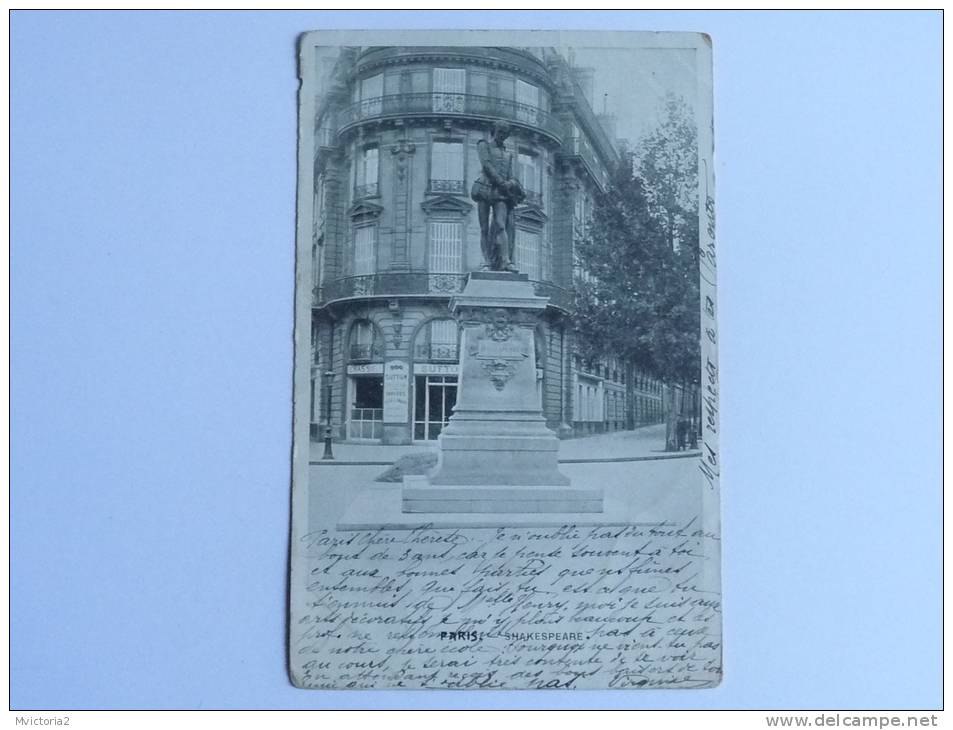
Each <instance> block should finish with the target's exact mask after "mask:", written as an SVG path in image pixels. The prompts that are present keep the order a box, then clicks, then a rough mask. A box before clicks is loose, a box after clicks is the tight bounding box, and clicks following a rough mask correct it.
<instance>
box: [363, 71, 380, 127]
mask: <svg viewBox="0 0 953 730" xmlns="http://www.w3.org/2000/svg"><path fill="white" fill-rule="evenodd" d="M383 95H384V75H383V74H377V75H376V76H371V77H369V78H366V79H364V80H363V81H361V116H362V117H373V116H377V115H378V114H380V113H381V97H382V96H383Z"/></svg>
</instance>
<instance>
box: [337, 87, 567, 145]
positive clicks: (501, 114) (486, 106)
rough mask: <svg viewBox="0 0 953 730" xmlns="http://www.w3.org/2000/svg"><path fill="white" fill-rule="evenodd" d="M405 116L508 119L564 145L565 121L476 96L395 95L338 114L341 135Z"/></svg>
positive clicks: (512, 103) (522, 106)
mask: <svg viewBox="0 0 953 730" xmlns="http://www.w3.org/2000/svg"><path fill="white" fill-rule="evenodd" d="M405 116H424V117H427V116H430V117H437V118H440V119H444V118H446V117H455V116H459V117H468V118H477V119H480V120H483V121H487V122H492V121H496V120H497V119H505V120H506V121H508V122H509V123H510V124H512V125H514V126H517V127H523V128H525V129H528V130H530V131H533V132H541V133H543V134H545V135H546V136H547V137H549V138H550V139H552V140H553V141H555V142H556V143H557V144H559V143H561V142H562V137H563V129H562V122H561V121H560V120H559V119H558V118H557V117H555V116H553V115H552V114H550V113H549V112H547V111H545V110H543V109H540V108H538V107H535V106H531V105H529V104H521V103H519V102H516V101H512V100H510V99H501V98H499V97H495V96H477V95H475V94H454V93H439V92H435V93H432V94H430V93H428V94H392V95H389V96H378V97H375V98H372V99H363V100H361V101H358V102H355V103H353V104H350V105H349V106H346V107H344V108H343V109H341V110H340V111H339V112H338V117H337V122H338V134H341V133H343V132H345V131H347V130H348V129H350V128H352V127H354V126H356V125H358V124H361V123H362V122H364V121H367V120H371V119H373V120H378V119H388V118H399V117H405Z"/></svg>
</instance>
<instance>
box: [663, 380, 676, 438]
mask: <svg viewBox="0 0 953 730" xmlns="http://www.w3.org/2000/svg"><path fill="white" fill-rule="evenodd" d="M675 402H676V397H675V388H674V387H672V386H670V385H663V386H662V410H663V411H664V412H665V450H666V451H678V437H677V433H678V431H677V428H676V426H677V423H678V409H677V408H676V407H675Z"/></svg>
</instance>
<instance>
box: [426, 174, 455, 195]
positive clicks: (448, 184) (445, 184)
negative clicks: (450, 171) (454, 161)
mask: <svg viewBox="0 0 953 730" xmlns="http://www.w3.org/2000/svg"><path fill="white" fill-rule="evenodd" d="M429 192H431V193H449V194H450V195H463V180H435V179H433V178H431V180H430V188H429Z"/></svg>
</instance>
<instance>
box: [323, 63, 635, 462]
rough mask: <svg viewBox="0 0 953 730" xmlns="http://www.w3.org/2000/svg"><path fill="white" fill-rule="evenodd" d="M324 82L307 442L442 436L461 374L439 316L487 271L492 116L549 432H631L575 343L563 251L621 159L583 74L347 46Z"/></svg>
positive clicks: (617, 389) (615, 385) (628, 397)
mask: <svg viewBox="0 0 953 730" xmlns="http://www.w3.org/2000/svg"><path fill="white" fill-rule="evenodd" d="M325 78H326V83H325V91H324V93H323V94H322V96H321V99H320V102H319V105H318V106H316V113H315V127H314V149H313V152H314V168H313V185H312V186H311V189H313V209H312V212H313V232H312V247H311V255H312V275H313V278H312V281H313V285H314V288H313V307H312V333H311V334H312V375H311V386H312V388H311V390H312V397H311V423H312V434H313V435H315V436H318V435H321V426H322V425H323V424H325V423H327V421H328V418H329V417H330V422H331V424H332V428H333V436H334V438H335V439H336V440H347V441H371V442H377V443H385V444H408V443H412V442H425V441H432V440H435V439H436V438H437V437H438V436H439V434H440V432H441V430H442V429H443V427H444V426H445V425H446V423H447V421H448V419H449V418H450V415H451V414H452V409H453V406H454V404H455V402H456V393H457V378H458V368H459V350H458V345H459V333H458V330H457V324H456V322H455V321H454V320H453V319H452V317H451V316H450V312H449V308H448V304H449V300H450V298H451V296H453V295H454V294H456V293H458V292H460V291H462V289H463V286H464V285H465V283H466V278H467V274H468V273H469V272H470V271H474V270H478V269H479V268H480V267H481V266H482V264H483V257H482V253H481V250H480V226H479V223H478V221H477V214H476V205H475V203H474V202H473V201H472V200H471V199H470V188H471V186H472V184H473V181H474V180H475V179H476V178H477V177H478V176H479V174H480V164H479V159H478V154H477V142H478V141H479V140H481V139H486V138H488V137H489V130H490V127H491V125H492V124H493V122H495V121H497V120H499V119H502V120H505V121H506V122H508V123H509V124H510V128H511V135H510V138H509V140H508V141H507V148H508V149H509V150H510V151H511V152H512V153H513V154H514V157H515V160H516V168H517V176H518V178H519V180H520V182H521V183H522V185H523V188H524V190H525V191H526V192H527V197H526V200H525V201H524V203H523V205H521V206H520V207H519V208H517V209H516V243H515V263H516V265H517V267H518V268H519V270H520V271H521V272H522V273H525V274H528V275H529V278H530V280H531V281H532V282H533V283H534V287H535V290H536V293H537V294H538V295H540V296H545V297H547V298H548V299H549V305H548V307H547V309H546V312H545V314H544V317H543V321H542V324H541V325H540V326H539V327H538V328H537V331H536V342H535V347H536V352H537V365H538V368H537V388H538V392H539V397H540V400H541V404H542V409H543V413H544V416H545V418H546V421H547V425H548V426H549V427H550V428H552V429H553V430H555V431H556V432H557V433H558V434H559V435H560V436H563V437H565V436H570V435H577V434H582V433H593V432H598V431H603V430H606V429H615V428H625V427H632V425H634V421H633V417H634V409H633V408H632V407H631V406H632V405H634V404H635V402H636V400H635V397H634V395H633V393H632V388H631V387H627V384H626V372H625V368H621V367H619V366H618V364H616V367H610V366H609V364H608V363H600V364H597V365H595V366H590V367H589V368H588V369H587V368H585V367H583V364H582V363H580V362H579V360H578V358H575V357H574V355H573V346H572V342H571V334H570V331H571V328H570V317H571V316H572V301H573V298H572V283H573V277H574V276H575V275H578V271H576V270H575V269H574V265H573V261H574V256H573V248H574V241H575V240H576V238H577V237H578V236H579V235H581V233H582V231H583V230H584V226H585V225H587V221H588V216H589V215H591V210H592V201H593V200H594V199H595V197H596V196H597V195H598V194H599V193H600V192H601V191H602V190H604V189H605V185H606V182H607V178H608V174H607V170H608V169H610V168H611V166H613V165H614V164H616V162H617V159H618V153H617V151H616V149H615V145H614V142H613V140H612V139H611V138H610V136H609V134H608V133H607V130H606V128H605V126H604V124H603V120H600V119H599V118H598V117H597V116H596V114H595V113H594V112H593V111H592V108H591V99H589V98H587V94H586V88H585V82H586V70H585V69H582V70H577V69H573V68H572V67H571V66H570V65H569V64H568V63H567V61H566V60H565V59H563V58H562V57H561V56H560V55H559V54H558V53H556V52H555V51H554V50H550V49H541V48H533V49H517V48H485V47H452V48H450V47H448V48H440V47H418V48H411V47H373V48H345V49H342V50H341V53H340V55H339V57H338V58H337V59H336V60H335V61H334V62H333V65H331V66H330V67H329V68H328V69H326V76H325ZM590 78H591V77H590ZM589 96H591V93H590V94H589ZM593 370H595V371H596V372H593ZM635 380H636V378H633V377H631V373H630V375H629V377H628V381H629V385H631V386H634V382H633V381H635Z"/></svg>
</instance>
